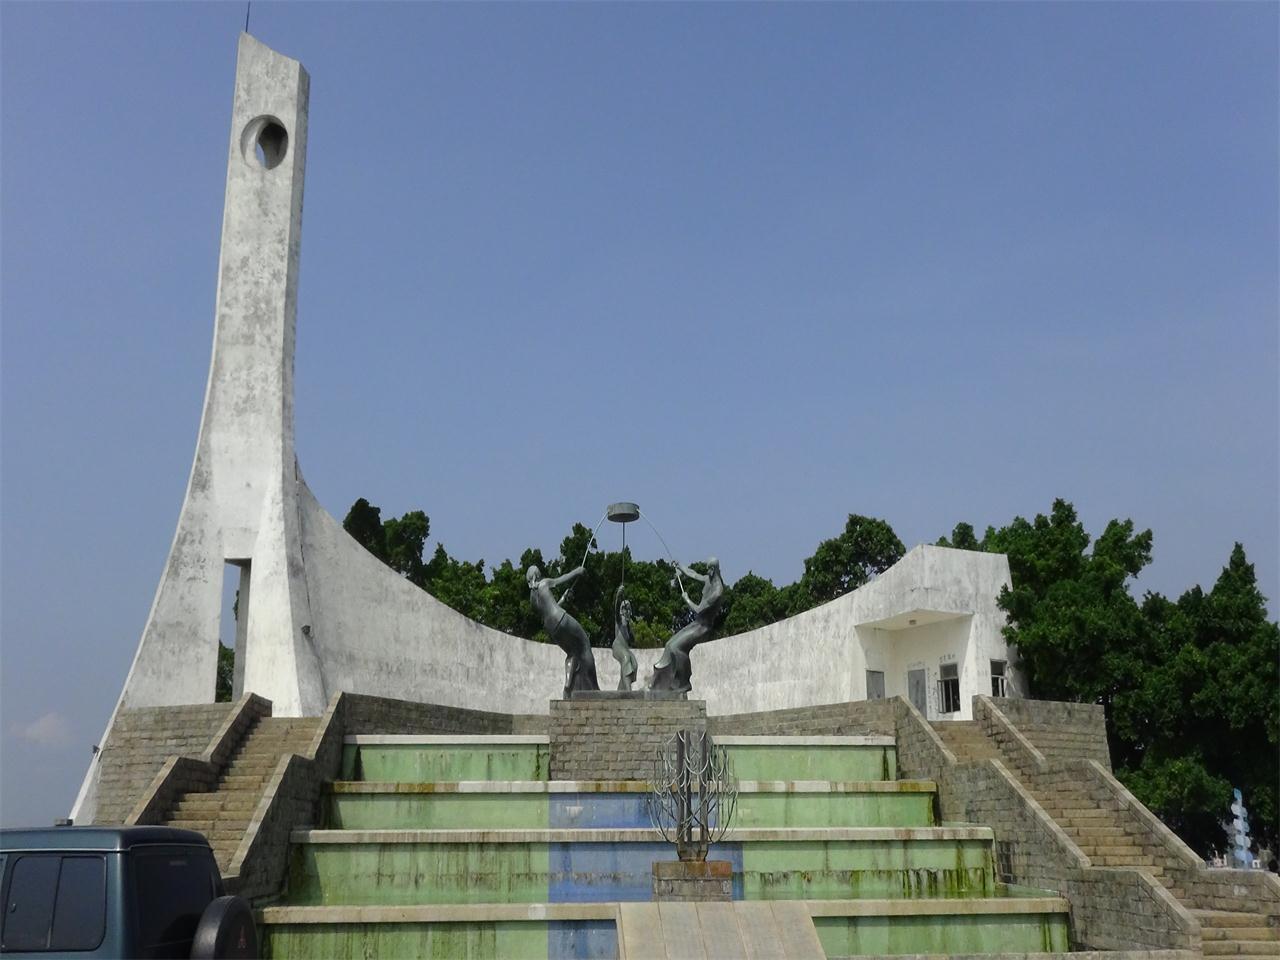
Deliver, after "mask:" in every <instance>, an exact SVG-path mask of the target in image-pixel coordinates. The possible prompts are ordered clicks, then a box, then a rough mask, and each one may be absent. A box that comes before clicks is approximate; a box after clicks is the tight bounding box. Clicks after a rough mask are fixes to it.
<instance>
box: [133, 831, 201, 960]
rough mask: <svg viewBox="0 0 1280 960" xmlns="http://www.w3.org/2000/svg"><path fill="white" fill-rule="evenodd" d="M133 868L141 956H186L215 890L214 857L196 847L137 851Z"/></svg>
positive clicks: (189, 952) (189, 951)
mask: <svg viewBox="0 0 1280 960" xmlns="http://www.w3.org/2000/svg"><path fill="white" fill-rule="evenodd" d="M132 868H133V877H134V882H133V890H134V904H135V909H136V910H137V917H138V933H139V936H140V940H139V943H138V947H139V951H140V952H139V956H141V957H144V958H153V957H186V956H190V954H191V942H192V941H193V940H194V939H195V935H196V927H197V926H198V925H199V923H200V915H201V914H203V913H204V908H205V907H207V906H208V905H209V904H210V903H212V902H213V900H214V898H215V897H216V896H217V889H216V883H217V880H216V877H217V874H216V872H215V871H216V867H215V866H214V863H213V857H212V856H211V855H210V854H208V853H204V854H201V853H199V852H196V851H191V852H186V851H174V852H170V853H163V852H159V851H157V852H154V853H152V852H141V851H139V852H137V853H136V854H135V855H134V856H133V858H132Z"/></svg>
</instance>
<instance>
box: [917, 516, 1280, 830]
mask: <svg viewBox="0 0 1280 960" xmlns="http://www.w3.org/2000/svg"><path fill="white" fill-rule="evenodd" d="M939 544H940V545H942V546H953V547H959V548H962V549H969V550H988V551H993V552H999V553H1004V554H1007V555H1008V557H1009V568H1010V574H1011V577H1012V580H1013V586H1012V587H1011V588H1005V589H1004V590H1003V591H1002V592H1001V594H1000V596H999V598H998V602H999V604H1000V607H1001V608H1002V609H1003V610H1004V611H1005V613H1006V614H1007V616H1008V625H1007V626H1006V627H1005V631H1004V633H1005V637H1006V638H1007V639H1008V640H1009V642H1010V643H1011V644H1013V645H1014V646H1015V647H1016V650H1017V653H1018V656H1019V658H1020V663H1021V665H1022V667H1023V668H1024V669H1025V670H1026V671H1027V674H1028V676H1029V678H1030V682H1031V693H1032V695H1034V696H1036V697H1039V698H1043V699H1055V700H1074V701H1078V702H1083V703H1099V704H1101V705H1102V706H1103V708H1104V709H1105V711H1106V720H1107V736H1108V740H1109V742H1110V748H1111V760H1112V765H1113V767H1114V768H1115V771H1116V776H1117V777H1118V778H1119V779H1120V780H1121V782H1123V783H1124V784H1125V785H1126V786H1127V787H1128V788H1129V789H1130V790H1132V791H1133V793H1134V795H1135V796H1137V797H1138V799H1140V800H1141V801H1142V802H1143V803H1145V804H1146V805H1147V806H1148V807H1150V808H1151V809H1152V810H1153V811H1155V812H1156V813H1157V814H1158V815H1159V816H1160V818H1161V819H1162V820H1164V821H1165V823H1167V824H1168V825H1169V826H1170V827H1171V828H1172V829H1173V830H1174V831H1175V832H1176V833H1178V835H1179V836H1181V837H1182V838H1183V839H1185V840H1186V841H1187V842H1188V843H1190V844H1191V845H1192V846H1193V847H1195V848H1196V849H1197V850H1198V851H1200V852H1201V853H1202V854H1204V855H1208V854H1210V853H1212V852H1214V851H1221V850H1222V849H1224V847H1225V841H1226V836H1225V833H1224V831H1223V821H1224V820H1225V818H1226V817H1227V811H1228V807H1229V804H1230V802H1231V790H1232V788H1233V787H1238V788H1239V789H1240V790H1241V791H1242V792H1243V793H1244V796H1245V802H1246V804H1247V805H1248V807H1249V808H1250V810H1251V811H1252V814H1253V815H1252V816H1251V818H1250V820H1251V823H1252V824H1253V828H1254V836H1255V838H1256V839H1257V840H1258V842H1259V845H1260V846H1266V847H1268V848H1270V849H1271V850H1273V851H1274V850H1275V849H1276V843H1277V836H1276V832H1277V821H1278V820H1280V808H1278V806H1277V783H1278V782H1280V679H1278V678H1277V672H1276V667H1277V663H1278V662H1280V627H1278V626H1277V624H1276V623H1275V622H1274V621H1269V620H1268V619H1267V611H1266V598H1265V597H1263V595H1262V593H1261V591H1260V590H1259V589H1258V585H1257V578H1256V576H1255V574H1254V569H1253V565H1252V564H1250V563H1249V562H1248V559H1247V558H1246V556H1245V551H1244V547H1243V546H1242V545H1241V544H1239V543H1236V544H1235V546H1234V547H1233V548H1232V551H1231V555H1230V558H1229V559H1228V561H1227V565H1226V566H1225V567H1224V568H1223V570H1222V573H1221V575H1220V576H1219V577H1218V580H1217V582H1216V583H1215V584H1214V586H1213V588H1212V589H1211V590H1210V591H1209V592H1208V593H1206V592H1205V591H1204V590H1202V589H1201V588H1200V587H1199V586H1196V587H1192V588H1191V589H1190V590H1187V591H1186V592H1185V593H1183V594H1182V596H1181V597H1179V598H1178V599H1177V600H1176V601H1172V600H1169V599H1168V598H1166V597H1164V596H1162V595H1160V594H1158V593H1151V592H1148V593H1146V594H1145V595H1144V596H1143V598H1142V599H1141V601H1139V600H1136V599H1135V598H1134V597H1133V595H1132V593H1131V592H1130V587H1131V585H1132V581H1133V578H1135V577H1136V576H1137V575H1138V574H1139V573H1140V572H1141V571H1142V569H1143V568H1144V567H1145V566H1146V565H1147V564H1148V563H1150V562H1151V555H1152V534H1151V531H1150V530H1144V531H1141V532H1135V530H1134V525H1133V522H1132V521H1130V520H1123V521H1122V520H1112V521H1111V522H1110V523H1108V524H1107V526H1106V528H1105V529H1104V530H1103V532H1102V535H1101V536H1099V537H1098V538H1097V540H1096V541H1093V542H1092V549H1090V537H1089V535H1088V534H1087V533H1086V532H1085V530H1084V526H1083V525H1082V524H1081V523H1080V521H1079V519H1078V518H1077V516H1076V511H1075V508H1074V507H1073V506H1072V505H1071V504H1070V503H1067V502H1066V501H1063V500H1056V501H1054V503H1053V507H1052V509H1051V511H1050V513H1049V515H1048V516H1044V515H1038V516H1036V518H1035V519H1034V520H1032V521H1028V520H1025V519H1024V518H1022V517H1015V518H1014V520H1013V521H1012V522H1011V523H1010V524H1009V525H1008V526H1005V527H1001V528H999V529H996V528H988V529H987V531H986V533H985V534H984V535H983V537H982V538H981V540H979V539H978V538H977V536H976V535H975V533H974V531H973V527H972V526H970V525H969V524H965V523H961V524H957V526H956V527H955V529H954V530H953V531H952V534H951V537H950V538H945V537H944V538H943V539H942V540H940V541H939Z"/></svg>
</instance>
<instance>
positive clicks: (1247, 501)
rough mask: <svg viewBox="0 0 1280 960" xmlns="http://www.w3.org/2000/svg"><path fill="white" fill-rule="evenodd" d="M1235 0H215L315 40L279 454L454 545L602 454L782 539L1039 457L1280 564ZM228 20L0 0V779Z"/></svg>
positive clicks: (144, 348)
mask: <svg viewBox="0 0 1280 960" xmlns="http://www.w3.org/2000/svg"><path fill="white" fill-rule="evenodd" d="M1278 10H1280V8H1277V6H1276V5H1274V4H1243V3H1240V4H1232V3H1224V4H1102V3H1095V4H1061V5H1058V4H1020V5H1014V4H993V5H960V4H949V5H930V4H888V5H879V4H844V5H841V4H821V5H798V4H788V5H763V4H755V5H735V4H703V5H679V4H652V5H623V4H594V5H588V4H574V5H558V4H538V5H523V6H521V5H503V4H488V5H461V4H457V5H446V4H436V5H415V4H388V5H381V4H371V3H370V4H361V5H343V4H315V5H312V4H303V3H291V4H261V3H260V4H257V5H255V8H254V10H253V12H252V22H251V27H252V31H253V33H254V34H255V35H256V36H258V37H259V38H260V39H262V40H263V41H265V42H267V43H268V44H270V45H272V46H274V47H275V48H276V49H278V50H280V51H281V52H283V53H286V54H288V55H290V56H293V57H296V58H298V59H300V60H301V61H302V62H303V63H304V65H305V66H306V67H307V68H308V70H309V71H310V73H311V76H312V88H311V116H310V142H309V155H308V169H307V187H306V215H305V218H304V233H303V247H302V249H303V254H302V276H301V294H300V303H299V313H298V352H297V418H298V449H299V455H300V458H301V462H302V467H303V470H304V471H305V474H306V476H307V479H308V482H309V484H310V485H311V487H312V488H313V489H314V490H315V492H316V494H317V496H318V497H319V499H320V501H321V502H322V503H323V504H325V506H327V507H328V508H329V510H330V511H331V512H332V513H334V514H336V515H337V516H339V517H341V516H342V515H343V514H344V513H345V511H346V509H347V507H348V506H349V505H350V504H351V502H352V501H353V500H354V499H355V498H357V497H360V496H365V497H368V498H369V499H370V500H372V501H373V502H374V503H376V504H379V505H381V506H382V507H383V508H384V514H398V513H400V512H403V511H405V510H409V509H414V508H418V507H420V508H422V509H425V510H426V511H427V512H428V514H430V516H431V519H432V533H433V542H434V540H435V538H436V537H438V538H439V539H441V540H442V541H443V542H444V543H445V545H446V546H447V548H448V549H449V551H450V552H451V553H453V554H454V555H456V556H460V557H464V558H471V559H475V558H480V557H483V558H484V559H486V560H487V561H489V562H490V563H492V562H496V561H499V560H501V559H503V558H505V557H509V556H518V554H519V552H520V550H521V549H522V548H523V547H525V546H527V545H537V546H541V547H542V548H543V549H544V550H546V551H554V550H555V549H556V547H557V545H558V543H559V541H560V539H561V538H562V537H563V536H564V534H565V533H566V532H567V530H568V528H569V526H570V524H572V523H573V522H574V521H576V520H581V521H583V522H587V523H594V521H595V520H596V519H598V518H599V516H600V514H601V512H602V510H603V508H604V505H605V504H607V503H608V502H610V501H613V500H618V499H633V500H636V501H638V502H639V503H640V504H641V505H642V507H643V508H644V509H645V511H646V513H647V514H648V515H649V516H650V517H652V518H653V520H654V521H655V523H657V525H658V526H659V528H660V529H661V530H662V532H663V534H664V535H665V537H666V539H667V540H668V541H669V542H670V543H671V545H672V547H673V548H674V549H675V550H676V551H677V553H680V554H682V555H683V556H684V557H686V558H693V557H698V556H704V555H706V554H708V553H715V554H717V555H718V556H719V557H720V558H721V560H722V562H723V563H724V567H725V572H726V575H727V576H728V577H730V578H736V577H738V576H740V575H741V574H743V573H745V572H746V571H747V570H748V569H752V570H754V571H755V572H757V573H760V574H763V575H766V576H769V577H772V578H773V579H774V580H775V581H777V582H788V581H790V580H793V579H794V578H795V577H797V576H798V575H799V573H800V572H801V569H802V563H803V559H804V557H806V556H807V555H808V554H809V553H811V552H812V550H813V547H814V546H815V545H816V544H817V543H818V541H819V540H821V539H823V538H824V537H828V536H831V535H834V534H835V533H836V532H837V531H838V530H839V529H840V528H841V526H842V524H843V521H844V517H845V516H846V515H847V514H848V513H850V512H859V513H864V514H870V515H873V516H880V517H884V518H885V519H887V520H888V521H889V522H890V523H891V524H892V525H893V526H894V528H895V529H896V530H897V531H898V534H899V536H900V537H901V538H902V539H903V540H904V541H905V542H906V543H907V544H908V545H912V544H915V543H918V542H927V541H932V540H935V539H936V538H937V537H938V536H940V535H942V534H945V533H948V532H949V531H950V530H951V528H952V526H953V525H954V524H955V523H956V522H957V521H959V520H968V521H970V522H972V523H974V524H975V525H976V526H978V527H979V528H981V527H983V526H985V525H986V524H988V523H994V524H1003V523H1006V522H1008V520H1010V519H1011V518H1012V517H1013V516H1015V515H1017V514H1023V515H1030V514H1032V513H1034V512H1037V511H1045V510H1047V509H1048V508H1049V505H1050V503H1051V501H1052V499H1053V498H1054V497H1057V496H1061V497H1065V498H1067V499H1069V500H1072V501H1073V502H1074V503H1075V504H1076V506H1077V507H1078V509H1079V510H1080V513H1081V516H1082V517H1083V518H1084V520H1085V522H1086V525H1087V526H1088V528H1089V529H1090V531H1091V532H1093V533H1094V534H1097V533H1099V532H1100V531H1101V529H1102V527H1103V525H1104V524H1105V523H1106V521H1107V520H1108V519H1110V518H1112V517H1116V516H1119V517H1132V518H1133V519H1134V521H1135V522H1136V523H1137V524H1138V525H1139V527H1140V528H1145V527H1150V528H1151V529H1153V530H1154V532H1155V562H1154V563H1153V564H1152V566H1151V568H1150V570H1149V572H1148V573H1147V574H1146V575H1145V576H1144V578H1143V580H1142V582H1141V585H1140V587H1141V588H1143V589H1155V590H1160V591H1163V592H1166V593H1171V594H1177V593H1180V592H1181V591H1182V590H1183V589H1186V588H1187V587H1189V586H1191V585H1192V584H1195V583H1203V584H1205V585H1206V586H1208V585H1209V584H1210V583H1212V581H1213V580H1214V578H1215V577H1216V576H1217V573H1218V571H1219V570H1220V569H1221V567H1222V565H1223V564H1224V563H1225V562H1226V559H1227V556H1228V554H1229V552H1230V549H1231V545H1232V543H1233V542H1234V541H1236V540H1241V541H1243V542H1244V544H1245V547H1246V549H1247V551H1248V553H1249V556H1250V558H1251V559H1252V560H1253V561H1254V562H1255V564H1256V565H1257V568H1258V572H1259V577H1260V579H1261V582H1262V586H1263V591H1264V592H1265V593H1266V594H1267V595H1268V596H1270V597H1271V598H1273V601H1274V598H1276V596H1277V594H1278V593H1280V584H1278V580H1277V578H1278V575H1280V559H1278V556H1277V531H1278V528H1280V517H1278V515H1277V481H1278V476H1277V472H1278V468H1277V447H1278V442H1280V441H1278V437H1280V425H1278V422H1277V409H1278V405H1280V396H1278V393H1277V390H1278V387H1277V383H1278V377H1277V368H1278V362H1277V316H1278V312H1280V305H1278V301H1277V296H1278V295H1277V288H1278V279H1280V278H1278V273H1277V262H1278V250H1280V243H1278V238H1277V210H1278V208H1280V203H1278V199H1280V198H1278V196H1277V168H1278V167H1277V160H1278V155H1277V145H1278V141H1280V131H1278V129H1277V106H1278V98H1277V75H1278V73H1280V64H1278V60H1277V34H1278V27H1280V23H1278V22H1277V21H1278ZM243 19H244V7H243V5H241V4H129V5H117V4H110V3H101V4H91V5H78V4H18V3H7V4H4V5H3V7H0V109H2V119H3V122H2V125H0V281H2V285H0V322H2V327H0V350H2V360H0V362H2V369H0V373H2V380H0V402H2V407H0V414H2V421H0V427H2V430H3V433H2V450H0V452H2V457H3V459H2V461H0V484H2V486H0V497H2V500H0V508H2V509H0V551H2V552H0V576H2V592H0V630H2V633H0V644H2V649H0V654H2V656H0V727H2V730H0V751H2V756H0V760H2V762H0V821H2V822H3V823H5V824H15V823H19V822H41V823H43V822H48V821H49V820H51V819H52V818H53V817H54V816H57V815H61V814H64V813H65V812H66V810H67V809H68V808H69V806H70V804H71V801H72V799H73V796H74V791H75V788H76V786H77V785H78V782H79V778H80V776H81V774H82V772H83V770H84V767H85V764H86V762H87V760H88V757H89V746H90V744H92V743H93V742H94V741H95V740H96V738H97V737H98V735H99V734H100V732H101V728H102V726H103V724H104V722H105V720H106V717H107V715H108V714H109V712H110V709H111V706H112V704H113V703H114V700H115V697H116V695H117V694H118V692H119V689H120V686H121V684H122V682H123V679H124V676H125V673H126V672H127V670H128V666H129V662H130V659H131V657H132V654H133V650H134V648H135V646H136V644H137V639H138V636H139V634H140V631H141V628H142V625H143V622H144V620H145V617H146V614H147V610H148V607H149V605H150V601H151V597H152V594H153V592H154V589H155V585H156V581H157V579H158V576H159V573H160V569H161V566H162V564H163V561H164V558H165V554H166V552H167V550H168V546H169V541H170V538H171V536H172V533H173V526H174V523H175V521H176V518H177V513H178V508H179V506H180V504H181V500H182V494H183V490H184V488H185V484H186V478H187V472H188V470H189V468H190V463H191V456H192V452H193V450H194V443H195V437H196V428H197V425H198V418H199V413H200V406H201V402H202V399H203V392H204V385H205V376H206V372H207V364H208V359H209V347H210V343H211V337H212V320H213V304H214V291H215V280H216V270H217V255H218V240H219V238H218V231H219V227H220V222H221V213H222V192H223V182H224V175H225V161H226V145H227V138H228V123H229V119H230V105H231V90H232V82H233V77H234V67H235V49H236V39H237V34H238V31H239V30H240V28H241V27H242V25H243ZM629 541H630V542H631V545H632V546H633V547H634V549H635V550H636V551H637V553H639V554H641V555H653V556H657V555H658V553H659V551H660V546H659V545H658V544H657V543H656V542H649V541H647V540H646V539H645V537H644V530H643V529H642V528H637V529H636V531H634V533H633V535H632V537H629ZM606 546H616V545H612V544H608V543H606ZM1271 609H1272V610H1273V611H1274V610H1275V609H1276V607H1275V604H1274V602H1273V604H1272V608H1271Z"/></svg>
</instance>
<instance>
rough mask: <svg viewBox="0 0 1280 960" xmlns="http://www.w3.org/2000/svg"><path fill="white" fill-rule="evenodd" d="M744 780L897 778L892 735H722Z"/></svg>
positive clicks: (740, 777)
mask: <svg viewBox="0 0 1280 960" xmlns="http://www.w3.org/2000/svg"><path fill="white" fill-rule="evenodd" d="M716 742H717V743H718V744H720V745H721V746H723V747H725V749H726V750H727V751H728V753H729V760H730V762H731V763H732V764H733V773H734V776H736V777H737V778H738V779H739V780H895V779H897V776H898V763H897V759H898V755H897V749H896V748H895V747H894V745H893V741H892V739H891V738H888V737H718V738H717V739H716Z"/></svg>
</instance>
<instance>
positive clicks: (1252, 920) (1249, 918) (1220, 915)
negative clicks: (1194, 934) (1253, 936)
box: [1191, 910, 1266, 927]
mask: <svg viewBox="0 0 1280 960" xmlns="http://www.w3.org/2000/svg"><path fill="white" fill-rule="evenodd" d="M1191 915H1192V916H1193V917H1195V918H1196V920H1198V921H1199V922H1200V926H1202V927H1255V926H1260V925H1265V924H1266V919H1265V918H1264V917H1263V916H1262V914H1260V913H1249V912H1246V911H1243V910H1240V911H1237V910H1192V911H1191Z"/></svg>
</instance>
